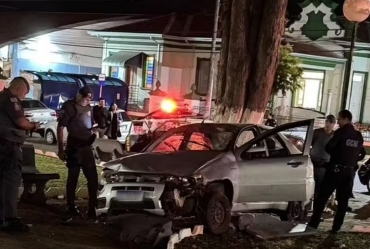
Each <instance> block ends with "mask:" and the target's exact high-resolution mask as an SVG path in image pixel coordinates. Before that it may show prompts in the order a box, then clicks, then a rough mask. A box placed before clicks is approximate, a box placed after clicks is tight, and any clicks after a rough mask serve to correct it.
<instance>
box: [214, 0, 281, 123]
mask: <svg viewBox="0 0 370 249" xmlns="http://www.w3.org/2000/svg"><path fill="white" fill-rule="evenodd" d="M287 2H288V0H223V2H222V10H221V13H220V14H221V31H222V48H221V55H220V63H219V69H218V78H217V95H216V108H215V118H214V120H215V121H216V122H232V123H260V122H261V121H262V119H263V114H264V112H265V109H266V106H267V102H268V100H269V98H270V94H271V89H272V85H273V81H274V77H275V71H276V68H277V66H278V60H279V48H280V43H281V39H282V36H283V34H284V30H285V12H286V8H287Z"/></svg>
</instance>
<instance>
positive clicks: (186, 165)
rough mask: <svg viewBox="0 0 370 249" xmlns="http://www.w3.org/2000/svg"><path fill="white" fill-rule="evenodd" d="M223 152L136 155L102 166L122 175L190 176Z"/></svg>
mask: <svg viewBox="0 0 370 249" xmlns="http://www.w3.org/2000/svg"><path fill="white" fill-rule="evenodd" d="M223 153H224V152H220V151H178V152H171V153H137V154H134V155H129V156H126V157H123V158H120V159H117V160H114V161H111V162H109V163H106V164H104V166H105V169H110V170H113V171H118V172H123V173H139V174H153V175H154V174H155V175H171V176H191V175H192V174H193V173H194V171H196V170H197V169H199V168H200V167H202V166H203V165H204V164H205V163H207V162H208V161H211V160H213V159H215V158H217V157H219V156H221V155H222V154H223Z"/></svg>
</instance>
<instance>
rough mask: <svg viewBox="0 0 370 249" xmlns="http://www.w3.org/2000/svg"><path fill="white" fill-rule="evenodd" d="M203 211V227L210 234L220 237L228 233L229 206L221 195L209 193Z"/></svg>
mask: <svg viewBox="0 0 370 249" xmlns="http://www.w3.org/2000/svg"><path fill="white" fill-rule="evenodd" d="M204 211H205V213H204V216H205V217H204V223H205V226H206V228H207V229H208V230H209V231H210V232H211V233H212V234H215V235H220V234H224V233H226V232H227V231H228V229H229V226H230V223H231V204H230V201H229V199H228V198H227V197H226V196H225V195H224V194H223V193H217V192H213V193H211V194H210V196H209V198H208V200H207V203H206V209H205V210H204Z"/></svg>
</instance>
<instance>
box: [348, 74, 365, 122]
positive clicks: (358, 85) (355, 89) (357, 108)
mask: <svg viewBox="0 0 370 249" xmlns="http://www.w3.org/2000/svg"><path fill="white" fill-rule="evenodd" d="M366 80H367V73H365V72H353V75H352V85H351V94H350V99H349V107H348V109H349V111H350V112H351V113H352V120H353V122H360V121H361V119H362V110H363V104H362V103H363V99H364V95H365V89H366Z"/></svg>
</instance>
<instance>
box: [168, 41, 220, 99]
mask: <svg viewBox="0 0 370 249" xmlns="http://www.w3.org/2000/svg"><path fill="white" fill-rule="evenodd" d="M210 56H211V53H210V52H209V51H207V50H204V51H201V50H193V51H192V50H190V49H174V48H166V47H165V48H164V49H163V62H162V68H161V82H162V88H161V89H162V90H163V91H166V92H168V94H169V95H171V96H173V97H174V98H177V99H183V96H184V95H185V94H188V93H189V92H190V91H191V90H190V88H191V86H192V84H194V83H195V80H196V69H197V58H207V59H209V58H210ZM218 56H219V54H218ZM218 56H217V59H216V60H218Z"/></svg>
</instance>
